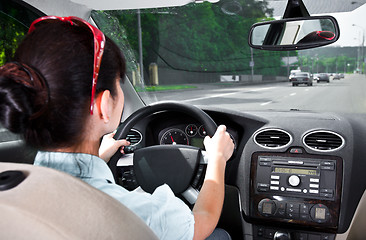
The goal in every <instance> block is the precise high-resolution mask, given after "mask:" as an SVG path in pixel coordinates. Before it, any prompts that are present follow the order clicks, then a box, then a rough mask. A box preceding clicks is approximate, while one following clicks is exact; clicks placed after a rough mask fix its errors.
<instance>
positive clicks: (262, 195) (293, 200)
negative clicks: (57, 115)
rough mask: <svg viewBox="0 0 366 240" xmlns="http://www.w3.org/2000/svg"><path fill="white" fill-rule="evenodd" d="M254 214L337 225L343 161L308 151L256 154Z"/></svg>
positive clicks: (327, 225)
mask: <svg viewBox="0 0 366 240" xmlns="http://www.w3.org/2000/svg"><path fill="white" fill-rule="evenodd" d="M251 175H252V179H253V181H252V183H251V208H250V209H251V213H250V214H251V217H253V218H255V219H266V220H269V219H270V220H272V221H273V220H277V221H279V222H292V223H302V224H303V223H304V222H305V223H307V224H308V225H316V224H323V226H325V227H331V228H335V227H337V222H338V217H339V207H340V191H341V176H342V161H341V159H340V158H338V157H333V156H323V155H308V154H280V153H278V154H274V153H255V154H253V156H252V165H251Z"/></svg>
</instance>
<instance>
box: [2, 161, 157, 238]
mask: <svg viewBox="0 0 366 240" xmlns="http://www.w3.org/2000/svg"><path fill="white" fill-rule="evenodd" d="M9 171H10V172H9ZM22 176H23V177H22ZM22 178H23V179H22ZM11 181H13V182H15V183H11V184H9V182H11ZM11 185H15V186H11ZM9 186H10V187H9ZM0 213H1V217H0V239H157V237H156V236H155V235H154V233H153V232H152V230H150V228H149V227H148V226H147V225H146V224H145V223H144V222H143V221H142V220H141V219H140V218H139V217H137V216H136V215H135V214H134V213H132V212H131V211H130V210H129V209H127V208H126V207H125V206H123V205H122V204H121V203H120V202H118V201H117V200H116V199H114V198H112V197H110V196H109V195H107V194H105V193H103V192H101V191H99V190H98V189H95V188H93V187H92V186H90V185H88V184H86V183H84V182H83V181H81V180H79V179H77V178H75V177H72V176H70V175H68V174H66V173H63V172H59V171H56V170H53V169H50V168H45V167H39V166H33V165H28V164H16V163H0Z"/></svg>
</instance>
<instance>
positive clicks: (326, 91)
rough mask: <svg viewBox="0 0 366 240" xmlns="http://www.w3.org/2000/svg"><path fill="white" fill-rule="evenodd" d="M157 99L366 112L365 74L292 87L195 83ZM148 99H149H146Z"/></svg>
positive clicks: (242, 107) (241, 108)
mask: <svg viewBox="0 0 366 240" xmlns="http://www.w3.org/2000/svg"><path fill="white" fill-rule="evenodd" d="M331 79H332V77H331ZM156 97H157V99H159V101H168V100H173V101H179V102H185V103H190V104H194V105H207V106H217V107H220V108H228V109H234V110H239V111H244V110H266V109H274V110H289V109H300V110H314V111H335V112H358V113H360V112H362V113H366V77H365V75H356V74H352V75H346V77H345V78H344V79H341V80H331V81H330V83H316V82H314V84H313V86H311V87H308V86H306V85H300V86H297V87H293V86H292V85H291V84H290V83H289V82H282V83H274V84H262V85H255V86H244V85H240V84H228V85H217V84H216V85H197V88H196V89H194V90H184V91H180V92H178V91H175V92H174V93H172V92H157V93H156ZM147 102H148V101H147Z"/></svg>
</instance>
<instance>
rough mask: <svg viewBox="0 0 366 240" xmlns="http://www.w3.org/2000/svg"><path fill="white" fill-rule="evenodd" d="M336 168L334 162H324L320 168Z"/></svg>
mask: <svg viewBox="0 0 366 240" xmlns="http://www.w3.org/2000/svg"><path fill="white" fill-rule="evenodd" d="M334 168H335V164H334V162H322V163H321V166H320V169H322V170H330V171H333V170H334Z"/></svg>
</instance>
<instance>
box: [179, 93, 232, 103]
mask: <svg viewBox="0 0 366 240" xmlns="http://www.w3.org/2000/svg"><path fill="white" fill-rule="evenodd" d="M236 93H238V92H231V93H223V94H217V95H212V96H207V97H200V98H193V99H187V100H183V101H182V102H193V101H199V100H203V99H209V98H217V97H224V96H228V95H233V94H236Z"/></svg>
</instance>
